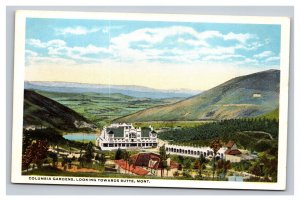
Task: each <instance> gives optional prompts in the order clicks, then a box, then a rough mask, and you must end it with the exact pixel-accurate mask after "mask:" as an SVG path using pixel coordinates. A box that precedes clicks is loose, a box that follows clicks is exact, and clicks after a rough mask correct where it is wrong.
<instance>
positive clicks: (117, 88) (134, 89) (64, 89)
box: [25, 81, 200, 99]
mask: <svg viewBox="0 0 300 201" xmlns="http://www.w3.org/2000/svg"><path fill="white" fill-rule="evenodd" d="M25 89H32V90H39V91H48V92H60V93H87V92H93V93H101V94H117V93H119V94H123V95H127V96H132V97H136V98H152V99H165V98H187V97H190V96H193V95H195V94H198V93H200V91H193V90H185V89H181V90H159V89H152V88H149V87H142V86H134V85H131V86H126V85H124V86H123V85H104V84H83V83H72V82H28V81H27V82H25Z"/></svg>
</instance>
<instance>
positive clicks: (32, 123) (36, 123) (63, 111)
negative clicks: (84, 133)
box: [24, 90, 94, 131]
mask: <svg viewBox="0 0 300 201" xmlns="http://www.w3.org/2000/svg"><path fill="white" fill-rule="evenodd" d="M27 126H28V127H52V128H55V129H57V130H60V131H79V130H92V129H93V128H94V126H93V125H92V124H91V123H90V122H89V121H88V120H87V119H86V118H84V117H83V116H81V115H80V114H78V113H77V112H75V111H74V110H72V109H70V108H68V107H66V106H63V105H61V104H60V103H58V102H56V101H54V100H52V99H49V98H47V97H45V96H43V95H40V94H38V93H36V92H34V91H30V90H24V127H27Z"/></svg>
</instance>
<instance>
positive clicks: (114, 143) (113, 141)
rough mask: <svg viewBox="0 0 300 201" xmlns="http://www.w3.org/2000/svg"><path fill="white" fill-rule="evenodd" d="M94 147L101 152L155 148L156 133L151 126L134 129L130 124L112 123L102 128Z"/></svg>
mask: <svg viewBox="0 0 300 201" xmlns="http://www.w3.org/2000/svg"><path fill="white" fill-rule="evenodd" d="M96 146H99V147H100V148H101V149H102V150H113V149H118V148H121V149H128V148H152V147H156V146H157V133H156V132H155V131H154V130H153V128H152V127H151V126H149V127H148V128H134V127H133V125H132V124H126V123H114V124H111V125H110V126H108V127H104V128H103V130H102V131H101V134H100V136H99V137H98V138H97V139H96Z"/></svg>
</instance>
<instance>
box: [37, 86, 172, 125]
mask: <svg viewBox="0 0 300 201" xmlns="http://www.w3.org/2000/svg"><path fill="white" fill-rule="evenodd" d="M37 92H38V93H40V94H42V95H44V96H46V97H48V98H51V99H53V100H55V101H57V102H59V103H60V104H62V105H65V106H67V107H69V108H71V109H73V110H74V111H76V112H78V113H79V114H81V115H82V116H84V117H85V118H87V119H89V120H90V121H92V122H93V123H94V124H96V125H97V126H99V127H102V126H103V125H105V124H107V123H110V122H111V121H112V120H114V119H116V118H120V117H122V116H126V115H129V114H132V113H135V112H137V111H140V110H144V109H147V108H151V107H154V106H158V105H165V104H170V103H174V102H176V101H178V99H176V98H172V99H150V98H134V97H131V96H126V95H123V94H98V93H80V94H79V93H58V92H45V91H37Z"/></svg>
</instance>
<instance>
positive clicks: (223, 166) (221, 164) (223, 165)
mask: <svg viewBox="0 0 300 201" xmlns="http://www.w3.org/2000/svg"><path fill="white" fill-rule="evenodd" d="M230 168H231V163H230V161H229V160H227V161H226V160H224V159H222V160H219V161H218V164H217V170H218V173H219V174H221V175H222V177H223V178H225V177H226V174H227V171H228V170H229V169H230Z"/></svg>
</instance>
